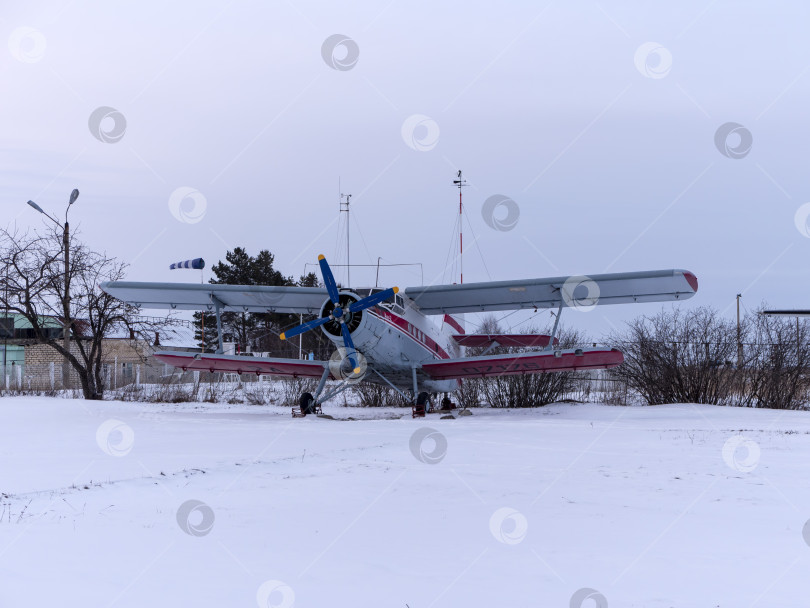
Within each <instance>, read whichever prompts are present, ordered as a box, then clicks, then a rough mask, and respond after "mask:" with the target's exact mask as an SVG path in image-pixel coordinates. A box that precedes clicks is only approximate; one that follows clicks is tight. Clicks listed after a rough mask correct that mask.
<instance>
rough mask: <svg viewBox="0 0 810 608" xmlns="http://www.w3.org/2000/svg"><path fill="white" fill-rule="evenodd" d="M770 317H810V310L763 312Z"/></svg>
mask: <svg viewBox="0 0 810 608" xmlns="http://www.w3.org/2000/svg"><path fill="white" fill-rule="evenodd" d="M762 314H763V315H765V316H768V317H810V310H763V311H762Z"/></svg>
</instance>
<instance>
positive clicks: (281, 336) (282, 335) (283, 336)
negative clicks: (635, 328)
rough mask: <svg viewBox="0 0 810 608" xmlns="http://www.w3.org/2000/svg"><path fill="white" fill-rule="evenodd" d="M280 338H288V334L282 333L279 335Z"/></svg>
mask: <svg viewBox="0 0 810 608" xmlns="http://www.w3.org/2000/svg"><path fill="white" fill-rule="evenodd" d="M279 338H281V339H282V340H286V339H287V336H285V335H284V333H282V334H281V335H279Z"/></svg>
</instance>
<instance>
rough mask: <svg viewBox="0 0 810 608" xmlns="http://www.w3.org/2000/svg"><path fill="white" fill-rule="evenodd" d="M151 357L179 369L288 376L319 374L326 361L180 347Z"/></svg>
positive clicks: (315, 375) (324, 367)
mask: <svg viewBox="0 0 810 608" xmlns="http://www.w3.org/2000/svg"><path fill="white" fill-rule="evenodd" d="M155 359H157V360H158V361H162V362H163V363H168V364H169V365H173V366H174V367H179V368H181V369H183V370H198V371H203V372H232V373H236V374H268V375H270V376H286V377H292V378H299V377H300V378H320V377H321V375H322V374H323V370H324V369H326V368H327V367H328V366H329V363H328V362H327V361H309V360H300V359H275V358H269V357H245V356H244V355H209V354H201V353H197V354H194V353H187V352H180V351H161V352H159V353H155Z"/></svg>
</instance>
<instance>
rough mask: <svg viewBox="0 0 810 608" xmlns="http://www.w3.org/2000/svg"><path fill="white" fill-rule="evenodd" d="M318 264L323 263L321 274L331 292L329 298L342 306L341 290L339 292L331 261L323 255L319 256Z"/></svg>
mask: <svg viewBox="0 0 810 608" xmlns="http://www.w3.org/2000/svg"><path fill="white" fill-rule="evenodd" d="M318 264H320V265H321V276H322V277H323V283H324V285H326V291H328V292H329V299H331V300H332V303H333V304H334V305H335V306H340V292H338V288H337V283H335V276H334V275H333V274H332V269H331V268H329V263H328V262H327V261H326V257H325V256H323V255H319V256H318Z"/></svg>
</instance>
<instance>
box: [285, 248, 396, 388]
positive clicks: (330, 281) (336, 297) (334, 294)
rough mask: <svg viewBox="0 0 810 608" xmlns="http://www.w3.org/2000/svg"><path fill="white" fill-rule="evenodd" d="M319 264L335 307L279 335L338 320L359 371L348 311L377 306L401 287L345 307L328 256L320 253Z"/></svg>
mask: <svg viewBox="0 0 810 608" xmlns="http://www.w3.org/2000/svg"><path fill="white" fill-rule="evenodd" d="M318 264H319V265H320V267H321V276H322V277H323V282H324V285H326V291H327V293H329V299H330V300H331V302H332V304H333V305H334V308H333V309H332V311H331V312H330V313H329V314H328V315H327V316H325V317H321V318H320V319H314V320H312V321H307V322H306V323H303V324H301V325H299V326H298V327H293V328H292V329H289V330H287V331H285V332H283V333H282V334H281V335H280V336H279V337H280V338H281V339H282V340H286V339H287V338H293V337H295V336H297V335H300V334H303V333H305V332H308V331H310V330H312V329H315V328H316V327H320V326H321V325H325V324H326V323H329V322H330V321H336V322H338V323H340V332H341V334H342V335H343V346H345V347H346V352H347V353H348V356H349V362H350V363H351V364H352V369H353V370H354V373H359V372H360V368H359V367H357V360H356V359H355V356H354V355H355V353H356V352H357V350H356V349H355V348H354V342H353V341H352V333H351V332H350V331H349V328H348V327H346V313H355V312H360V311H361V310H365V309H366V308H371V307H372V306H376V305H377V304H379V303H380V302H384V301H385V300H387V299H388V298H390V297H391V296H393V295H394V294H396V293H398V292H399V288H398V287H391V288H389V289H384V290H383V291H380V292H377V293H375V294H372V295H370V296H367V297H365V298H363V299H362V300H357V301H356V302H352V303H351V304H349V305H348V306H346V307H345V308H341V306H340V291H339V290H338V286H337V283H336V282H335V276H334V275H333V274H332V269H331V268H329V263H328V262H327V261H326V257H325V256H323V255H319V256H318Z"/></svg>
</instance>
